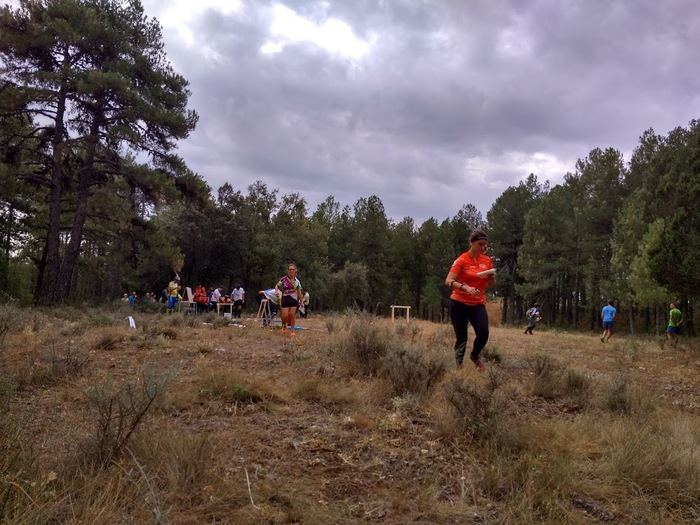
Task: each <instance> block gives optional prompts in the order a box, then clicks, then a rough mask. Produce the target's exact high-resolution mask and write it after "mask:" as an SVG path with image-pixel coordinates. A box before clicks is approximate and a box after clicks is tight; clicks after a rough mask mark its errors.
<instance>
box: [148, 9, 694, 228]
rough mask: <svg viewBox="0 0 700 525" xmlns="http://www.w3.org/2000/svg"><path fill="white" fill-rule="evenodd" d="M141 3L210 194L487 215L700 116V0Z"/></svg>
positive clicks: (187, 150)
mask: <svg viewBox="0 0 700 525" xmlns="http://www.w3.org/2000/svg"><path fill="white" fill-rule="evenodd" d="M143 2H144V5H145V8H146V11H147V13H148V14H149V15H151V16H155V17H156V18H158V19H159V20H160V22H161V24H162V25H163V30H164V37H165V42H166V50H167V53H168V56H169V57H170V59H171V61H172V62H173V64H174V66H175V67H176V69H177V70H178V71H179V72H180V73H182V74H183V75H184V76H185V77H186V78H187V79H188V80H189V81H190V83H191V90H192V99H191V105H192V107H193V108H194V109H196V110H197V111H198V113H199V115H200V121H199V126H198V128H197V130H196V131H195V132H194V133H193V134H192V136H191V137H190V138H189V139H188V140H187V141H185V142H183V143H182V146H181V154H182V155H183V157H184V158H185V160H186V161H187V162H188V164H189V165H190V167H191V168H192V169H193V170H195V171H197V172H198V173H200V174H201V175H202V176H204V178H205V179H206V180H207V181H208V182H209V184H210V185H211V186H212V187H213V188H214V189H216V188H217V187H218V186H219V185H221V184H222V183H224V182H227V181H228V182H230V183H232V184H233V185H234V187H237V188H240V189H244V188H246V187H247V186H248V185H249V184H250V183H252V182H253V181H255V180H258V179H260V180H263V181H265V182H267V183H268V185H270V186H271V187H273V188H279V189H280V190H281V191H282V192H293V191H296V192H300V193H301V194H302V195H303V196H304V197H305V198H306V199H307V201H308V202H309V205H310V208H311V209H313V208H314V207H315V205H316V204H317V203H318V202H319V201H321V200H322V199H323V198H324V197H325V196H326V195H329V194H333V195H335V196H336V198H338V199H339V200H340V201H341V202H343V203H347V204H352V203H353V202H354V201H355V200H356V199H357V198H358V197H361V196H367V195H371V194H377V195H379V196H380V197H381V199H382V200H383V202H384V205H385V207H386V209H387V212H388V213H389V215H391V216H392V217H395V218H401V217H403V216H405V215H411V216H412V217H414V218H416V219H419V220H422V219H424V218H426V217H428V216H435V217H438V218H444V217H447V216H450V215H454V213H456V212H457V210H458V209H459V208H460V207H461V206H462V205H463V204H464V203H467V202H471V203H473V204H474V205H476V206H477V208H479V209H480V210H481V211H482V212H483V213H485V212H486V211H487V210H488V208H489V207H490V205H491V203H492V202H493V201H494V199H495V198H496V197H497V196H498V195H499V194H500V193H501V192H502V191H503V190H504V189H505V188H506V187H507V186H509V185H512V184H517V182H518V181H519V180H522V179H524V178H525V177H527V175H528V173H530V172H534V173H536V174H537V175H538V176H539V177H540V178H542V179H548V180H551V181H552V182H554V183H556V182H559V181H560V180H561V178H562V176H563V174H564V173H565V172H566V171H571V170H573V166H574V162H575V160H576V159H577V158H579V157H583V156H585V155H586V154H587V153H588V152H589V151H590V150H591V149H592V148H594V147H598V146H600V147H607V146H613V147H616V148H618V149H620V150H621V151H623V152H624V153H625V154H626V155H628V154H629V153H630V152H631V151H632V149H633V148H634V146H635V144H636V142H637V139H638V137H639V135H640V134H641V133H642V131H643V130H645V129H646V128H648V127H653V128H654V129H655V130H657V131H658V132H661V133H666V132H667V131H668V130H669V129H671V128H673V127H675V126H677V125H686V124H687V123H688V121H689V120H690V119H692V118H697V117H700V74H698V70H697V62H696V58H695V57H697V53H698V51H699V50H700V9H698V8H697V4H696V2H695V1H694V0H687V1H684V0H672V1H668V2H659V1H658V0H616V1H614V2H610V1H599V0H534V1H527V2H524V1H522V0H469V1H467V0H442V1H439V0H435V1H428V0H375V1H370V0H342V1H332V0H330V1H321V2H316V1H301V0H290V1H287V2H274V1H273V2H266V1H253V0H197V1H196V2H192V1H191V0H143Z"/></svg>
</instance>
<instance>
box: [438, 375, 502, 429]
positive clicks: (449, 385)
mask: <svg viewBox="0 0 700 525" xmlns="http://www.w3.org/2000/svg"><path fill="white" fill-rule="evenodd" d="M500 385H501V383H500V382H499V380H495V381H492V382H490V383H489V384H488V385H486V386H482V385H479V384H477V383H473V382H471V381H468V380H466V379H465V378H463V377H459V376H458V377H452V378H451V379H450V380H449V381H447V382H446V383H445V384H444V386H443V391H444V394H445V398H446V399H447V402H448V403H449V406H450V408H451V410H452V411H453V415H454V416H455V423H456V426H457V428H456V430H457V432H458V433H459V434H461V435H468V436H471V437H473V438H488V437H490V436H493V435H494V434H496V433H497V432H498V429H499V428H500V427H501V426H502V423H503V420H504V418H505V416H506V410H507V401H506V399H505V398H504V397H503V396H502V395H501V392H500Z"/></svg>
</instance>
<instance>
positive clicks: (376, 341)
mask: <svg viewBox="0 0 700 525" xmlns="http://www.w3.org/2000/svg"><path fill="white" fill-rule="evenodd" d="M390 346H391V337H390V335H389V333H388V332H387V331H386V330H385V329H383V328H380V327H379V326H377V325H376V324H375V323H373V322H355V323H353V324H351V326H350V330H349V331H348V332H347V334H343V337H342V338H341V339H340V340H339V341H338V343H337V346H336V350H337V352H338V353H339V355H340V357H341V358H342V359H343V360H345V361H346V362H347V363H348V364H350V366H352V367H353V368H355V369H356V370H358V371H359V372H361V373H363V374H366V375H376V374H377V373H379V371H380V369H381V367H382V360H383V359H384V357H385V356H386V354H387V352H388V351H389V348H390Z"/></svg>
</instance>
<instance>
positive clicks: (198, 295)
mask: <svg viewBox="0 0 700 525" xmlns="http://www.w3.org/2000/svg"><path fill="white" fill-rule="evenodd" d="M193 299H194V302H195V312H196V313H202V312H205V311H206V309H207V289H206V288H205V287H204V286H202V285H201V284H200V285H199V286H197V288H195V289H194V297H193Z"/></svg>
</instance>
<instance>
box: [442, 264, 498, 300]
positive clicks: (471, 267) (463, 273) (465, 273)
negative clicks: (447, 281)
mask: <svg viewBox="0 0 700 525" xmlns="http://www.w3.org/2000/svg"><path fill="white" fill-rule="evenodd" d="M491 268H493V262H491V257H487V256H486V255H479V256H478V257H477V258H476V259H473V258H472V256H471V255H470V254H469V252H464V253H463V254H462V255H460V256H459V257H457V259H455V262H453V263H452V268H450V273H454V274H455V275H456V276H457V277H455V280H456V281H457V282H458V283H464V284H468V285H469V286H473V287H474V288H478V289H479V293H478V294H477V295H469V294H468V293H467V292H465V291H464V290H459V289H457V288H455V289H453V290H452V295H450V299H454V300H455V301H459V302H460V303H464V304H486V283H487V282H488V276H487V277H477V276H476V274H477V273H479V272H483V271H484V270H489V269H491Z"/></svg>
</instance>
